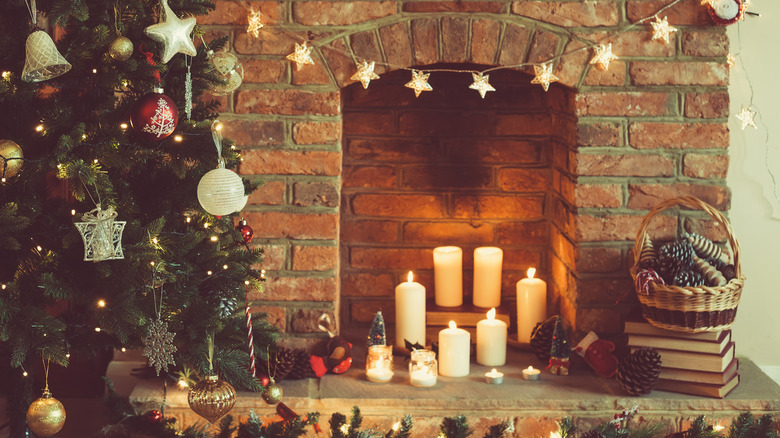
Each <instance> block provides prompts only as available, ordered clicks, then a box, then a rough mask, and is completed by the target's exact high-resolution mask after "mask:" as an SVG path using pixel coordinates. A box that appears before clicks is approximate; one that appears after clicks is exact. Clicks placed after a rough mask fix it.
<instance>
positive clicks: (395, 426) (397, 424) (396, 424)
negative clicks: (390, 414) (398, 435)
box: [393, 421, 401, 432]
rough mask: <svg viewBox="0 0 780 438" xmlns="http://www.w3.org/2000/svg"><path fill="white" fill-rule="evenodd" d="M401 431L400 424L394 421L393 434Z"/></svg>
mask: <svg viewBox="0 0 780 438" xmlns="http://www.w3.org/2000/svg"><path fill="white" fill-rule="evenodd" d="M400 429H401V422H400V421H396V422H395V424H393V432H398V431H399V430H400Z"/></svg>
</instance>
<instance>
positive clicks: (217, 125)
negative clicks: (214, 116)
mask: <svg viewBox="0 0 780 438" xmlns="http://www.w3.org/2000/svg"><path fill="white" fill-rule="evenodd" d="M223 127H224V125H223V124H222V122H220V121H219V120H217V121H216V122H214V130H215V131H217V132H219V131H222V128H223Z"/></svg>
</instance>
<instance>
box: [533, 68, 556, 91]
mask: <svg viewBox="0 0 780 438" xmlns="http://www.w3.org/2000/svg"><path fill="white" fill-rule="evenodd" d="M552 68H553V65H552V63H551V62H548V63H546V64H542V65H534V74H535V75H536V76H535V77H534V78H533V79H532V80H531V83H532V84H541V85H542V88H544V91H547V90H548V89H549V88H550V84H551V83H553V82H558V77H557V76H555V75H554V74H553V73H552Z"/></svg>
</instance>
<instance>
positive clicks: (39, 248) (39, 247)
mask: <svg viewBox="0 0 780 438" xmlns="http://www.w3.org/2000/svg"><path fill="white" fill-rule="evenodd" d="M35 249H37V250H38V252H40V251H43V248H42V247H41V245H37V246H36V247H35Z"/></svg>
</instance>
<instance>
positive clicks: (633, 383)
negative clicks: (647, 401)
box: [617, 348, 661, 395]
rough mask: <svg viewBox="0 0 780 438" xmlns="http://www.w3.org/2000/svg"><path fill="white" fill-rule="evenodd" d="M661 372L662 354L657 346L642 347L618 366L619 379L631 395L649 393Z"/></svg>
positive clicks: (622, 386)
mask: <svg viewBox="0 0 780 438" xmlns="http://www.w3.org/2000/svg"><path fill="white" fill-rule="evenodd" d="M660 374H661V355H660V354H659V353H658V350H656V349H655V348H640V349H638V350H636V351H634V352H633V353H631V354H630V355H628V357H626V358H625V359H623V362H621V363H620V365H619V366H618V371H617V381H618V383H619V384H620V387H621V388H623V390H624V391H626V392H627V393H629V394H631V395H644V394H649V393H650V391H652V390H653V388H654V387H655V384H656V383H657V382H658V376H659V375H660Z"/></svg>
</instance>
